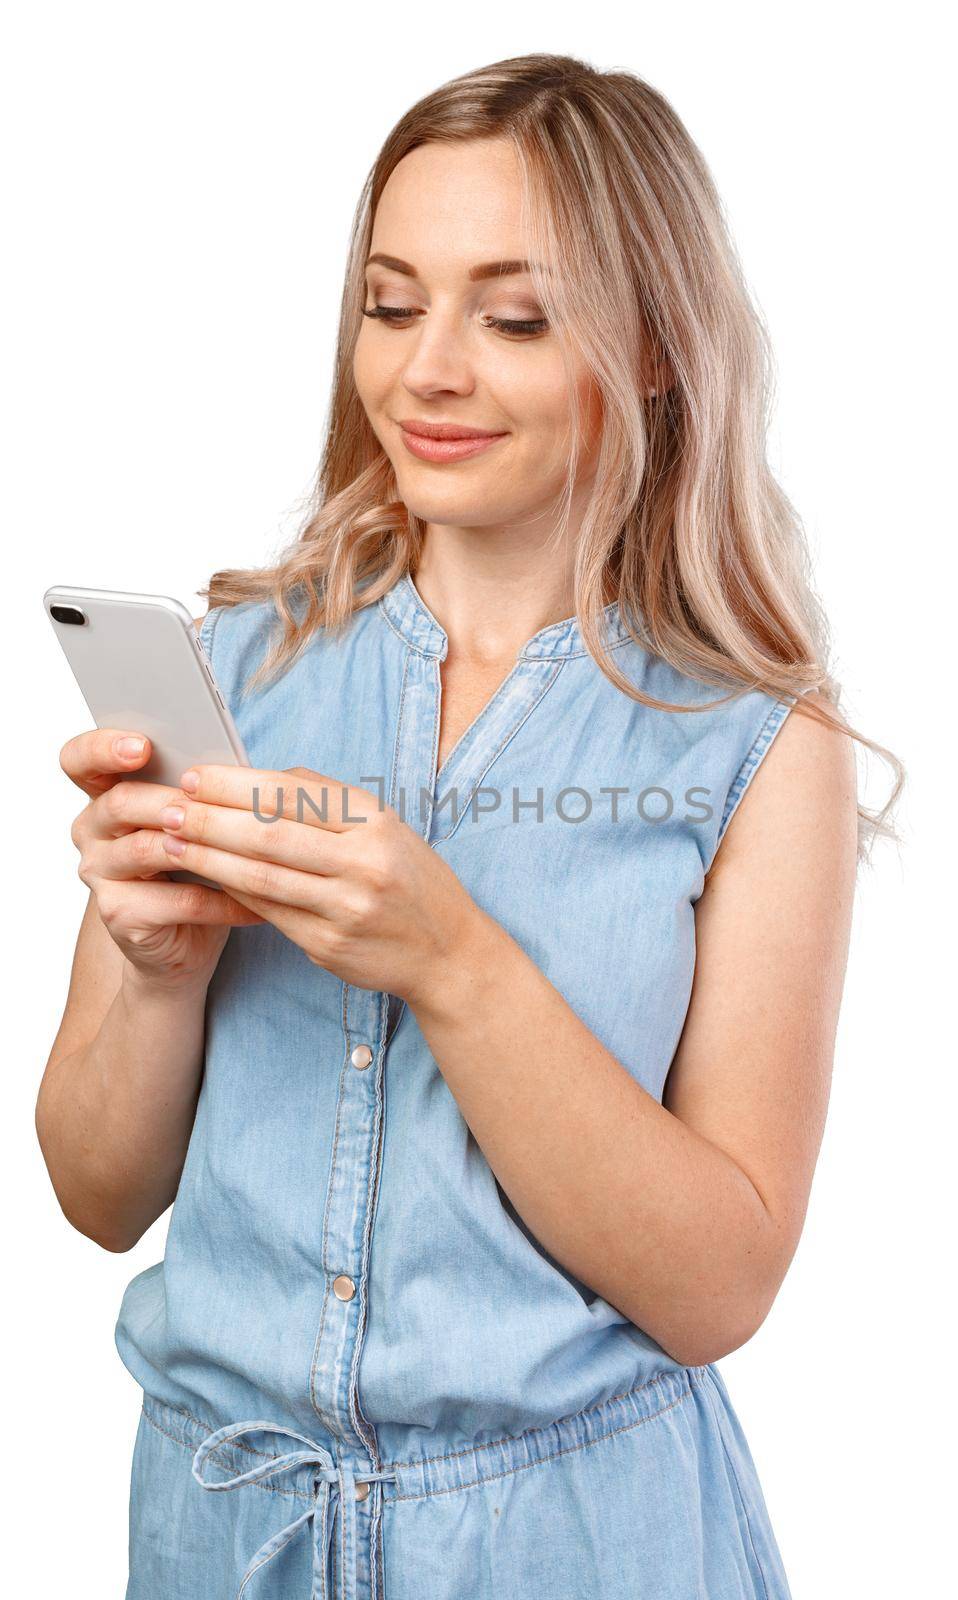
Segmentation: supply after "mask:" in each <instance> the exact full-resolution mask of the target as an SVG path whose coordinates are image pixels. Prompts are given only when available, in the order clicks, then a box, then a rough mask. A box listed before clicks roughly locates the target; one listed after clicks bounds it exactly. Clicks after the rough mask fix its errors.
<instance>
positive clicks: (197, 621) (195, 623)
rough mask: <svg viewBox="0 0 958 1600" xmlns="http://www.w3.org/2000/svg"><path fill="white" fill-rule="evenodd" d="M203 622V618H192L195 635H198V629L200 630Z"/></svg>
mask: <svg viewBox="0 0 958 1600" xmlns="http://www.w3.org/2000/svg"><path fill="white" fill-rule="evenodd" d="M204 621H205V618H203V617H194V618H193V626H194V628H195V629H196V631H197V633H199V631H200V629H201V628H202V626H203V623H204Z"/></svg>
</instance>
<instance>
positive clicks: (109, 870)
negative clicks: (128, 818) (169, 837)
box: [81, 828, 177, 883]
mask: <svg viewBox="0 0 958 1600" xmlns="http://www.w3.org/2000/svg"><path fill="white" fill-rule="evenodd" d="M163 839H164V835H163V834H162V833H160V832H159V831H158V830H157V829H156V828H135V829H133V830H131V832H129V833H125V834H122V835H121V836H120V837H119V838H111V839H109V840H103V839H99V840H97V839H95V840H94V841H93V842H92V844H90V845H88V847H87V850H86V861H85V863H84V869H85V870H84V871H83V872H82V873H81V876H82V877H83V879H84V882H87V883H90V882H91V880H93V881H96V880H97V879H98V878H115V879H117V880H118V881H119V882H127V881H128V880H129V879H131V878H150V877H153V876H154V874H156V873H158V872H171V871H175V870H176V869H177V863H176V862H175V861H173V860H172V859H171V857H170V855H169V852H168V851H166V850H164V848H163Z"/></svg>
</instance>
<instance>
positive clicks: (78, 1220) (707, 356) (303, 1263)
mask: <svg viewBox="0 0 958 1600" xmlns="http://www.w3.org/2000/svg"><path fill="white" fill-rule="evenodd" d="M764 357H765V345H764V342H763V336H762V332H761V328H760V324H759V322H758V320H757V318H756V315H755V313H754V311H753V309H752V308H751V306H750V304H749V301H748V297H747V294H746V291H745V289H744V287H743V283H742V279H741V276H740V273H739V270H738V268H737V266H736V262H735V257H734V253H733V250H732V247H731V245H730V243H729V241H728V239H727V236H726V234H725V231H724V228H723V224H722V221H721V212H720V206H719V202H718V199H717V197H716V195H715V191H714V188H713V185H712V182H711V180H710V177H709V174H708V171H707V169H706V167H705V165H704V163H703V161H702V158H701V156H700V155H699V153H698V151H697V150H696V148H695V146H694V145H693V144H692V142H691V140H690V138H689V136H688V134H687V132H686V131H685V129H684V128H683V126H682V124H681V123H680V121H679V120H678V118H677V117H676V115H675V113H674V112H673V111H672V110H671V108H670V107H669V106H668V105H667V103H666V102H665V101H664V100H663V99H662V98H661V96H660V95H658V94H657V93H656V92H655V91H653V90H652V89H651V88H649V87H648V86H647V85H646V84H644V83H642V82H640V81H639V80H637V79H636V78H634V77H631V76H630V75H628V74H626V73H622V72H611V73H606V74H602V73H599V72H596V71H594V70H593V69H592V68H591V67H589V66H588V65H587V64H585V63H583V62H580V61H577V60H574V59H570V58H566V57H553V56H530V57H525V58H521V59H517V60H512V61H504V62H499V63H496V64H494V65H492V66H490V67H487V68H483V69H481V70H479V71H476V72H473V73H469V74H466V75H465V76H464V77H462V78H460V79H458V80H456V81H455V82H452V83H449V84H447V85H445V86H443V87H442V88H441V89H439V90H438V91H437V92H436V93H434V94H432V95H430V96H428V97H427V98H426V99H425V100H424V101H422V102H421V103H420V104H419V105H417V106H415V107H414V108H413V109H412V110H411V111H410V112H409V113H408V114H407V115H406V116H405V117H404V118H403V119H402V120H401V122H400V123H399V125H398V127H397V128H396V129H395V130H394V132H393V133H392V134H391V135H390V137H389V139H388V140H387V142H386V145H385V147H384V149H383V152H382V154H381V156H380V158H379V160H378V161H377V163H376V166H375V168H374V169H373V172H372V174H371V176H370V180H369V182H368V184H367V187H366V190H365V192H364V194H363V197H362V200H361V204H360V207H359V211H358V216H357V220H356V225H355V231H354V238H353V245H352V251H351V258H350V261H349V266H348V272H347V280H346V289H345V295H344V300H343V310H342V323H341V331H340V341H339V348H338V354H337V370H336V379H335V391H334V399H333V406H332V413H331V419H330V427H329V432H328V438H327V442H326V447H325V455H324V460H323V463H322V467H321V470H320V474H319V478H318V483H317V488H316V494H315V501H314V504H313V505H312V507H311V509H310V514H309V516H308V518H307V520H306V522H305V525H304V527H303V530H302V532H301V534H300V536H299V538H298V540H297V541H296V542H295V544H294V545H293V547H292V548H291V549H290V550H288V551H286V552H285V553H284V555H283V557H282V558H281V559H280V560H279V562H278V563H277V564H276V565H275V566H272V567H269V568H267V569H265V570H260V571H255V572H240V571H229V572H224V573H218V574H216V575H215V577H214V579H213V580H212V582H211V583H210V585H209V586H208V588H207V590H206V591H205V593H206V595H207V597H208V600H209V609H208V611H207V614H206V617H205V619H203V620H202V624H201V627H200V632H201V637H202V639H203V642H204V644H205V646H206V648H207V650H208V652H209V653H210V656H211V658H212V662H213V668H214V672H215V674H216V677H217V680H218V682H219V684H220V686H221V689H222V691H223V694H224V696H225V698H226V699H227V701H228V703H229V705H230V708H231V710H232V712H233V715H234V717H235V718H236V721H237V724H238V726H239V729H240V732H241V734H242V737H243V739H244V742H245V744H246V747H247V750H248V752H249V754H250V758H251V762H252V765H251V766H250V767H249V768H245V767H244V768H228V767H218V766H200V767H198V768H197V769H195V770H192V771H191V772H189V773H184V774H183V777H182V780H181V787H180V788H179V789H177V790H170V789H165V788H160V787H158V786H156V785H152V784H148V783H142V782H137V781H136V772H137V769H138V768H139V767H140V766H141V765H142V763H143V762H144V761H145V760H146V759H147V757H148V755H149V746H148V744H146V745H145V746H142V745H141V748H140V749H139V752H138V753H137V752H135V751H130V750H127V749H125V748H124V747H123V745H122V744H118V745H115V744H114V742H113V741H114V738H116V739H120V738H121V737H122V736H124V735H125V736H126V737H127V738H129V737H130V734H129V731H128V730H106V731H101V732H90V733H83V734H81V735H79V736H78V737H77V738H76V739H72V740H70V741H69V742H68V744H67V745H66V746H65V747H64V750H63V752H62V753H61V763H62V765H63V767H64V768H65V770H66V771H67V772H68V774H69V775H70V776H71V778H72V779H73V780H74V781H75V782H76V783H77V784H78V785H79V786H80V787H81V788H82V789H84V791H85V793H86V794H87V795H88V796H89V803H88V804H87V805H86V806H85V808H84V810H83V811H82V812H81V813H80V815H79V816H78V818H77V820H76V822H75V824H74V830H73V837H74V842H75V844H76V845H77V848H78V850H79V852H80V857H81V860H80V869H79V870H80V876H81V878H82V879H83V881H84V882H86V883H87V884H88V885H89V887H90V889H91V897H90V903H89V906H88V908H87V913H86V915H85V917H84V920H83V926H82V928H81V932H80V937H79V941H78V946H77V955H76V960H75V966H74V972H73V976H72V981H71V989H70V995H69V999H68V1003H67V1007H66V1011H65V1015H64V1019H63V1023H62V1026H61V1029H60V1032H59V1034H58V1036H57V1040H56V1042H55V1044H54V1047H53V1050H52V1053H51V1058H50V1062H49V1064H48V1067H47V1071H46V1074H45V1077H44V1081H43V1085H42V1088H41V1092H40V1097H39V1102H38V1129H39V1135H40V1140H41V1144H42V1147H43V1151H44V1156H45V1158H46V1161H47V1164H48V1167H49V1170H50V1174H51V1178H52V1181H53V1183H54V1186H55V1188H56V1192H57V1195H58V1197H59V1199H60V1203H61V1205H62V1207H63V1210H64V1212H65V1213H66V1215H67V1216H68V1218H69V1219H70V1220H71V1222H72V1223H73V1224H74V1225H75V1226H76V1227H78V1228H80V1229H81V1230H82V1231H83V1232H84V1233H86V1234H88V1235H89V1236H90V1237H91V1238H93V1239H95V1240H97V1241H98V1242H99V1243H100V1244H101V1245H103V1246H104V1247H105V1248H107V1249H112V1250H126V1249H129V1248H130V1247H131V1246H132V1245H133V1244H134V1243H135V1242H136V1241H137V1240H138V1239H139V1238H140V1237H141V1236H142V1234H143V1232H144V1230H145V1229H146V1228H147V1227H148V1226H149V1225H150V1224H151V1223H152V1222H153V1221H154V1220H155V1219H156V1218H157V1217H159V1216H160V1215H161V1213H162V1212H163V1211H164V1209H165V1208H166V1207H167V1206H168V1205H169V1204H170V1202H171V1201H172V1200H173V1199H174V1196H175V1202H176V1203H175V1205H174V1208H173V1213H172V1219H171V1222H170V1227H169V1236H168V1241H167V1249H166V1256H165V1260H164V1261H163V1262H161V1263H159V1264H158V1265H156V1266H153V1267H150V1268H149V1269H147V1270H146V1271H145V1272H141V1273H140V1274H139V1275H138V1276H136V1277H135V1278H134V1279H133V1281H132V1282H131V1283H130V1285H129V1287H128V1289H127V1291H126V1294H125V1296H124V1300H123V1305H122V1308H121V1311H120V1317H119V1322H118V1325H117V1330H116V1337H117V1345H118V1349H119V1352H120V1355H121V1357H122V1359H123V1360H124V1362H125V1363H126V1365H127V1366H128V1368H129V1369H130V1371H131V1373H132V1374H133V1375H134V1377H135V1378H136V1379H137V1381H138V1382H139V1383H140V1384H141V1385H142V1387H143V1391H144V1396H143V1412H142V1417H141V1421H140V1426H139V1431H138V1434H137V1440H136V1447H135V1453H134V1463H133V1478H132V1494H131V1508H130V1580H129V1587H128V1590H127V1595H128V1600H146V1597H150V1600H155V1597H158V1596H163V1597H164V1600H180V1597H184V1600H185V1597H187V1596H189V1597H199V1596H203V1597H204V1600H230V1597H232V1596H233V1595H234V1594H236V1593H248V1594H249V1595H253V1594H256V1595H258V1596H261V1597H263V1600H266V1597H268V1596H273V1597H277V1600H278V1597H280V1596H283V1597H286V1596H289V1597H294V1596H295V1597H299V1596H303V1597H304V1600H305V1597H307V1596H310V1595H312V1596H319V1595H327V1594H332V1593H335V1594H338V1595H341V1596H342V1597H343V1600H346V1597H352V1596H361V1595H365V1596H369V1597H371V1600H383V1597H386V1600H413V1597H415V1600H421V1597H424V1596H428V1597H429V1600H462V1597H464V1596H470V1597H473V1600H493V1597H495V1600H518V1597H519V1596H527V1595H528V1594H529V1593H532V1592H543V1593H548V1594H549V1595H550V1597H551V1600H572V1597H573V1596H575V1597H579V1596H582V1595H599V1594H601V1595H602V1596H603V1597H605V1600H620V1597H621V1600H625V1597H626V1596H628V1597H630V1600H631V1597H634V1596H635V1595H637V1594H643V1595H654V1596H656V1600H671V1597H675V1600H691V1597H693V1596H694V1597H705V1596H707V1597H709V1600H717V1597H719V1596H721V1597H722V1600H730V1597H740V1596H749V1597H751V1596H759V1595H761V1596H763V1597H764V1600H773V1597H774V1600H780V1597H783V1596H787V1594H788V1586H787V1582H786V1578H785V1575H784V1572H783V1569H782V1564H781V1560H780V1556H779V1552H778V1549H777V1546H776V1542H775V1538H774V1535H773V1532H772V1529H771V1527H770V1524H769V1519H768V1515H767V1511H766V1507H765V1503H764V1500H763V1496H762V1491H761V1488H760V1485H759V1482H758V1479H757V1477H756V1473H755V1468H754V1465H753V1462H752V1459H751V1456H750V1453H749V1449H748V1445H747V1443H746V1440H745V1438H744V1437H743V1434H742V1431H741V1428H740V1426H739V1423H738V1421H737V1418H736V1416H735V1413H734V1411H733V1409H732V1406H731V1404H730V1401H729V1397H728V1394H727V1392H726V1389H725V1386H724V1383H723V1380H722V1378H721V1376H720V1375H719V1373H718V1370H717V1368H716V1367H715V1365H714V1363H715V1362H716V1361H717V1360H719V1359H720V1358H721V1357H722V1356H723V1355H725V1354H727V1353H728V1352H730V1351H732V1350H734V1349H736V1348H737V1347H739V1346H741V1345H742V1344H743V1343H744V1342H745V1341H746V1340H748V1339H749V1338H750V1336H751V1335H752V1334H753V1333H754V1332H755V1331H756V1329H757V1328H758V1327H759V1326H760V1324H761V1323H762V1321H763V1320H764V1318H765V1316H766V1315H767V1313H768V1311H769V1308H770V1306H771V1304H772V1302H773V1300H774V1298H775V1295H776V1293H777V1291H778V1288H779V1286H780V1284H781V1282H782V1279H783V1276H784V1274H785V1272H786V1270H787V1267H788V1264H789V1262H790V1260H791V1257H792V1255H793V1252H794V1250H795V1247H796V1245H797V1242H798V1238H799V1234H800V1231H801V1227H802V1222H803V1219H804V1215H805V1210H806V1205H807V1200H808V1193H809V1186H810V1183H811V1178H812V1173H813V1169H814V1165H815V1161H816V1156H817V1152H818V1148H819V1143H820V1139H821V1134H822V1126H823V1120H824V1117H825V1110H826V1102H827V1094H828V1079H829V1071H830V1066H831V1057H832V1050H833V1042H834V1035H835V1029H836V1022H837V1016H838V1009H839V1000H840V992H841V987H842V981H843V973H844V966H845V960H846V952H847V946H848V939H849V925H850V918H851V907H852V900H853V893H854V882H855V875H856V868H857V861H858V858H859V856H860V855H861V854H862V853H863V847H864V840H865V836H866V834H874V833H875V832H889V831H890V829H889V828H888V825H887V823H886V820H885V819H886V815H887V812H888V810H889V807H886V808H885V812H883V813H882V814H881V815H880V816H878V817H877V818H876V817H873V816H872V815H871V814H869V813H867V812H864V811H863V810H861V809H860V808H859V807H858V804H857V794H856V771H855V758H854V747H853V743H852V741H853V740H859V742H862V743H870V741H868V740H865V739H863V737H862V736H861V735H859V734H858V733H856V732H855V731H854V730H851V729H849V728H848V727H847V725H846V724H845V722H844V720H843V718H842V717H841V715H840V713H839V710H838V698H839V696H838V689H837V686H836V685H835V684H834V682H833V681H832V679H831V678H830V677H829V676H828V673H827V670H826V664H825V658H826V644H825V625H824V621H823V619H822V616H821V613H820V610H819V608H818V607H817V605H816V603H815V601H814V598H813V596H812V593H811V590H810V587H809V583H808V580H807V577H806V567H805V554H804V547H803V544H802V538H801V532H800V529H799V525H798V523H797V520H796V518H795V516H794V513H793V512H792V510H791V508H790V507H789V505H788V502H787V501H786V499H785V497H784V496H783V494H782V492H781V490H780V489H779V488H778V487H777V486H776V484H775V483H774V481H773V479H772V477H771V474H770V472H769V469H768V467H767V465H766V462H765V458H764V448H763V437H764V426H763V424H764V406H765V398H766V366H765V359H764ZM199 621H200V619H197V622H198V623H199ZM134 732H135V730H134ZM872 748H880V747H875V746H872ZM885 753H886V754H887V752H885ZM892 759H894V758H892ZM895 765H896V766H897V763H895ZM899 787H900V775H899ZM747 791H748V794H747V799H746V798H745V796H746V792H747ZM896 793H897V790H896ZM892 798H893V799H894V796H893V797H892ZM743 801H744V803H743ZM890 804H891V802H889V806H890ZM177 867H186V868H189V869H191V870H193V871H196V872H199V873H201V874H202V875H204V876H206V877H209V878H211V879H212V880H213V881H215V882H216V883H221V884H222V885H223V890H222V892H219V891H217V890H213V889H209V888H204V887H201V886H197V885H184V884H177V883H175V882H173V881H171V880H169V879H168V877H167V876H166V874H167V871H168V870H171V869H175V868H177ZM693 978H694V983H693ZM207 1491H212V1492H207Z"/></svg>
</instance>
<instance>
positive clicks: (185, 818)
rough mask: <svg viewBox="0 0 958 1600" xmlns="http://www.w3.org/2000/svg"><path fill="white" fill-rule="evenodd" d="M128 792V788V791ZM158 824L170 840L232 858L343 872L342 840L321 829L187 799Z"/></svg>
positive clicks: (163, 815)
mask: <svg viewBox="0 0 958 1600" xmlns="http://www.w3.org/2000/svg"><path fill="white" fill-rule="evenodd" d="M124 787H125V788H126V787H129V785H124ZM157 821H158V824H159V826H160V827H161V828H163V829H164V830H167V831H168V832H169V833H170V834H171V836H172V837H174V838H177V839H188V840H189V841H191V842H192V843H194V844H206V845H211V846H212V847H213V848H214V849H218V850H228V851H229V852H230V854H231V855H238V856H250V857H251V858H252V859H254V860H260V861H275V862H277V863H278V864H279V865H280V866H285V867H296V868H298V869H299V870H300V871H302V872H315V873H320V874H322V875H323V876H325V877H330V876H334V875H335V874H336V873H337V872H338V871H339V870H340V869H341V866H342V861H341V855H340V852H341V850H342V844H341V839H342V835H341V834H335V833H331V832H330V831H328V830H326V829H323V828H304V827H303V825H302V823H301V822H288V821H287V820H286V819H285V817H282V816H276V817H272V818H265V817H263V816H262V815H257V814H256V813H254V812H252V811H238V810H236V808H235V807H234V806H224V805H206V804H203V803H202V802H198V801H195V800H188V799H186V798H185V797H184V796H182V795H181V796H180V797H179V798H178V799H174V800H173V802H172V804H170V805H168V806H163V807H162V808H161V809H160V811H159V814H158V817H157Z"/></svg>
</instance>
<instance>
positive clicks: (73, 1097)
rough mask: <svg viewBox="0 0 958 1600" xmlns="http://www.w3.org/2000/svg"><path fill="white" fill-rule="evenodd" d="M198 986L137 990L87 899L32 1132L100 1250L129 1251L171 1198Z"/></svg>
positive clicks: (71, 1211) (194, 1087)
mask: <svg viewBox="0 0 958 1600" xmlns="http://www.w3.org/2000/svg"><path fill="white" fill-rule="evenodd" d="M205 1004H206V984H205V983H203V984H201V985H198V986H196V987H186V988H183V987H175V988H170V989H169V990H166V991H164V989H163V987H162V985H157V984H155V983H154V982H153V981H152V980H149V981H148V980H145V979H144V978H143V977H142V976H141V975H140V974H138V973H137V971H136V969H135V968H134V967H133V966H132V965H131V964H130V962H129V961H127V959H126V957H125V956H124V955H123V954H122V952H121V951H120V950H119V949H118V948H117V946H116V944H115V943H114V941H113V939H112V938H111V937H110V935H109V933H108V932H107V930H106V928H105V927H104V925H103V922H102V921H101V919H100V915H99V912H98V911H97V906H96V900H95V898H94V896H93V895H92V894H91V896H90V899H89V902H88V904H87V908H86V911H85V912H84V915H83V921H82V923H81V925H80V933H79V937H78V939H77V947H76V953H75V955H74V959H73V969H72V972H71V975H70V989H69V994H68V997H67V1003H66V1007H65V1010H64V1014H63V1020H62V1022H61V1024H60V1029H59V1031H58V1033H57V1036H56V1039H55V1040H54V1043H53V1048H52V1050H51V1052H50V1056H49V1059H48V1061H47V1065H46V1068H45V1071H44V1074H43V1079H42V1081H41V1084H40V1091H39V1094H38V1097H37V1106H36V1129H37V1137H38V1139H39V1142H40V1147H41V1150H42V1152H43V1159H44V1161H45V1162H46V1166H47V1170H48V1172H49V1174H50V1181H51V1182H52V1184H53V1188H54V1191H55V1193H56V1196H57V1199H58V1201H59V1203H60V1207H61V1209H62V1211H63V1214H64V1216H65V1217H66V1218H67V1220H68V1221H69V1222H71V1223H72V1224H73V1226H74V1227H75V1228H77V1229H78V1230H79V1232H80V1233H83V1234H86V1235H87V1237H88V1238H90V1239H93V1240H94V1241H95V1242H96V1243H97V1244H99V1245H101V1246H102V1247H103V1248H104V1249H105V1250H129V1249H130V1248H131V1247H132V1246H133V1245H134V1244H136V1242H137V1240H138V1239H139V1238H140V1237H141V1235H142V1234H143V1233H144V1232H145V1231H146V1229H147V1228H148V1227H149V1226H150V1224H151V1223H152V1222H154V1221H155V1220H156V1218H157V1217H159V1216H160V1215H161V1214H162V1213H163V1212H164V1211H165V1210H166V1208H167V1206H169V1205H170V1204H171V1203H172V1201H173V1198H174V1196H175V1194H176V1187H177V1184H178V1182H179V1175H180V1171H181V1169H182V1166H183V1160H184V1158H185V1155H186V1147H187V1145H188V1143H189V1137H190V1131H191V1128H192V1125H193V1116H194V1113H195V1109H196V1097H197V1094H198V1091H199V1083H200V1075H201V1069H202V1061H203V1032H204V1014H205Z"/></svg>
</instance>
